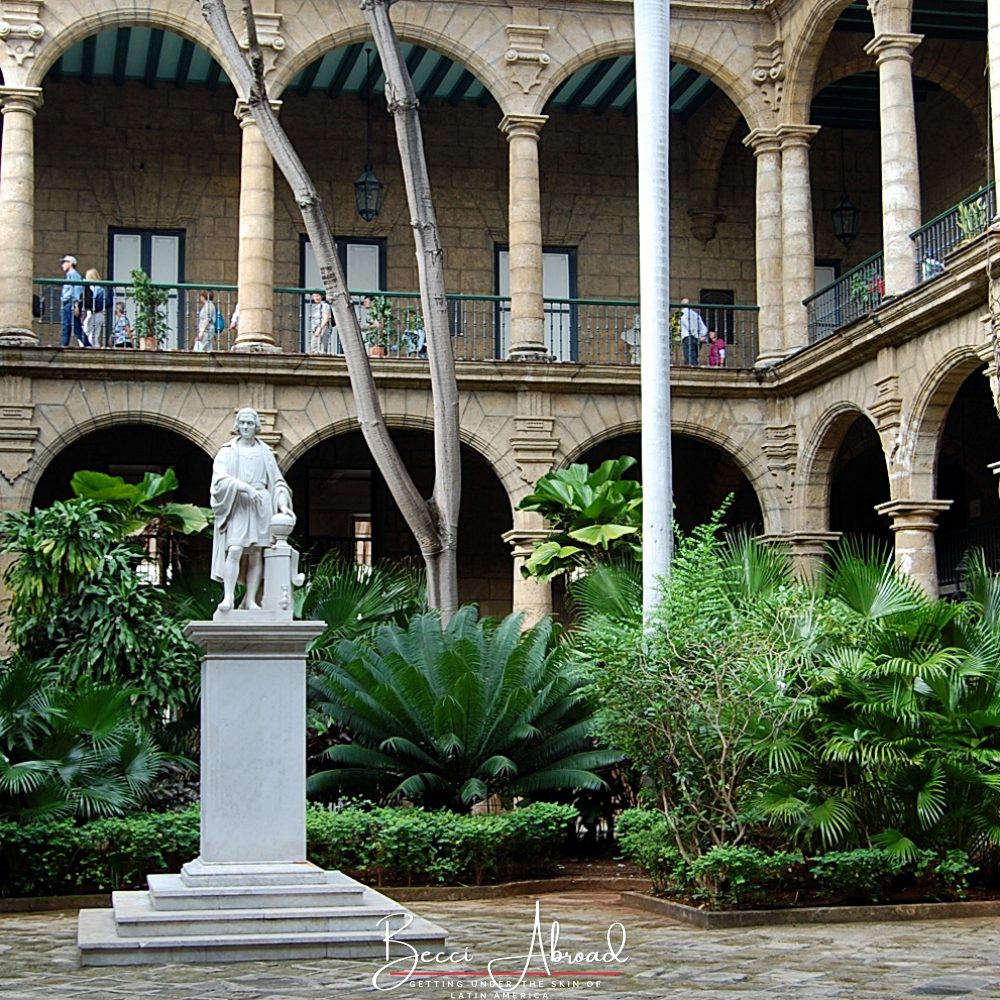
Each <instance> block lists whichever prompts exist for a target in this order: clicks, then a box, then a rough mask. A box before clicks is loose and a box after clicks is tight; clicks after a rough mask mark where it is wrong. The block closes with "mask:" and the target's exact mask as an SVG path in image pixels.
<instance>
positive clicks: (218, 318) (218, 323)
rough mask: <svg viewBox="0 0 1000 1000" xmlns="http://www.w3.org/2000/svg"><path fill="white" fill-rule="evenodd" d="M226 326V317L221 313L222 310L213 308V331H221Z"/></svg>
mask: <svg viewBox="0 0 1000 1000" xmlns="http://www.w3.org/2000/svg"><path fill="white" fill-rule="evenodd" d="M225 328H226V317H225V316H223V315H222V310H220V309H216V310H215V332H216V333H222V331H223V330H225Z"/></svg>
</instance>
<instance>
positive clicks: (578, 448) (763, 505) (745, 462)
mask: <svg viewBox="0 0 1000 1000" xmlns="http://www.w3.org/2000/svg"><path fill="white" fill-rule="evenodd" d="M641 433H642V421H641V420H629V421H623V422H621V423H618V424H615V425H614V426H613V427H606V428H603V429H602V430H601V431H599V432H597V433H595V434H592V435H590V436H588V437H587V438H585V439H583V440H580V441H577V442H576V443H575V445H574V447H573V448H572V450H570V451H568V452H567V453H566V454H565V455H564V457H563V458H562V459H561V460H560V461H558V462H557V463H556V464H555V466H554V468H566V467H567V466H569V465H572V464H573V463H574V462H577V461H579V460H580V457H581V456H582V455H584V454H586V453H587V452H588V451H591V450H592V449H593V448H595V447H596V446H597V445H600V444H603V443H604V442H605V441H610V440H612V439H614V438H617V437H624V436H626V435H629V434H641ZM671 433H672V434H676V435H678V436H681V437H687V438H692V439H694V440H696V441H701V442H703V443H705V444H710V445H712V446H713V447H715V448H717V449H718V450H719V451H721V452H723V454H725V455H726V456H727V457H728V458H730V459H731V460H732V461H733V463H734V464H735V465H736V467H737V468H738V469H739V471H740V472H741V473H742V474H743V476H744V477H745V478H746V480H747V482H748V483H749V484H750V487H751V489H752V490H753V492H754V495H755V496H756V498H757V503H758V504H759V505H760V509H761V513H762V515H763V517H764V533H765V534H767V533H770V532H773V531H780V530H781V510H780V508H781V503H780V498H779V496H778V493H777V490H776V489H774V488H772V486H771V481H772V480H771V476H770V474H769V472H768V469H767V466H766V465H765V463H764V461H763V457H762V456H759V455H754V454H751V453H749V452H748V450H747V448H746V447H745V446H744V445H741V444H739V443H737V442H736V441H734V440H733V439H732V438H731V437H729V435H727V434H725V433H724V432H722V431H720V430H718V429H717V428H715V427H710V426H706V425H704V424H702V423H698V422H696V421H693V420H683V419H680V420H678V419H674V420H673V421H672V423H671Z"/></svg>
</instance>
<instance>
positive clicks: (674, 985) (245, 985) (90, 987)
mask: <svg viewBox="0 0 1000 1000" xmlns="http://www.w3.org/2000/svg"><path fill="white" fill-rule="evenodd" d="M537 903H538V905H539V928H540V930H541V938H542V939H544V940H543V941H542V942H541V943H540V942H539V941H538V940H535V941H534V945H533V937H532V936H533V930H534V927H535V904H536V900H535V899H532V898H524V897H520V898H511V899H504V900H478V901H462V902H434V903H429V902H428V903H421V904H419V906H415V907H414V909H415V910H416V912H417V913H419V915H420V916H423V917H427V918H428V919H430V920H433V921H434V922H435V923H439V924H441V925H443V926H444V927H445V928H446V929H447V930H448V931H449V935H450V936H449V942H448V947H449V949H451V950H453V951H454V952H461V953H462V955H461V956H460V957H461V958H463V959H464V957H465V954H466V953H467V954H468V955H469V958H470V960H469V961H464V960H456V961H453V962H447V963H446V962H437V963H431V962H428V963H423V964H421V965H419V967H418V969H417V970H416V971H418V972H424V973H428V974H427V975H421V976H417V975H413V976H412V977H410V978H408V979H407V978H405V977H404V976H403V975H398V976H395V977H392V976H390V975H389V973H390V972H391V971H402V970H400V969H396V970H387V971H384V972H383V975H382V977H381V979H380V985H382V986H395V987H396V988H395V989H393V990H391V991H387V992H388V996H389V997H396V998H402V997H406V998H410V1000H413V998H427V1000H473V998H475V1000H543V998H544V1000H626V998H634V997H638V998H643V997H657V998H663V1000H688V998H691V1000H750V998H764V1000H772V998H773V1000H779V998H780V1000H826V998H840V1000H848V998H850V1000H920V998H923V997H931V998H933V997H966V998H969V1000H1000V918H974V919H970V920H948V921H927V922H922V923H920V924H912V923H907V924H897V923H877V924H876V923H872V924H857V925H852V924H838V925H831V926H826V927H824V926H815V925H810V926H803V927H755V928H747V929H743V930H719V931H705V930H697V929H693V928H690V927H685V926H682V925H680V924H677V923H674V922H672V921H670V920H669V919H667V918H665V917H661V916H657V915H654V914H650V913H646V912H642V911H639V910H635V909H631V908H628V907H626V906H624V905H623V904H622V903H621V902H620V901H619V899H618V894H617V893H614V892H607V891H585V892H570V893H562V894H546V895H541V896H539V897H538V898H537ZM553 921H558V932H557V933H558V939H557V947H558V948H559V949H561V950H562V951H564V952H578V951H579V952H584V953H586V952H592V951H597V952H601V953H604V952H607V950H608V934H609V928H610V927H611V926H612V925H613V924H615V923H616V922H618V923H620V924H621V925H622V926H623V927H624V929H625V945H624V948H623V949H622V950H621V957H620V960H617V961H615V960H611V961H607V962H600V961H597V962H595V961H593V960H592V959H590V960H588V959H587V957H586V955H584V956H582V957H581V958H580V959H579V960H577V961H574V960H573V956H570V958H569V966H567V964H566V962H565V961H560V962H555V963H552V962H550V970H551V971H552V973H553V974H551V975H550V974H546V973H545V971H544V968H543V966H542V963H541V957H540V947H541V945H542V944H544V946H545V947H547V946H548V945H549V941H550V937H551V935H552V933H553V926H552V922H553ZM611 934H612V940H613V943H617V941H618V937H617V935H618V932H617V931H616V930H612V932H611ZM532 948H533V954H532V956H531V970H532V971H533V970H540V973H541V974H539V975H529V976H528V977H527V978H526V979H525V981H524V982H522V984H521V985H520V986H518V987H517V988H513V989H511V988H508V989H501V988H495V987H490V986H485V987H484V986H481V985H479V983H480V981H481V980H482V978H483V977H481V976H477V977H475V978H470V977H468V976H464V977H463V976H457V975H456V973H458V972H467V973H468V972H473V973H479V972H480V971H481V970H483V969H485V963H486V962H488V961H489V960H491V959H500V958H505V957H506V958H508V959H510V958H511V957H512V956H518V957H519V961H507V962H503V963H501V964H502V965H503V969H501V970H498V971H502V972H513V971H519V970H520V969H522V968H523V967H524V964H525V959H526V957H527V955H528V952H529V949H532ZM381 964H384V963H381V962H380V961H376V962H359V961H335V960H324V961H319V960H316V961H297V962H293V961H288V962H248V963H240V964H236V965H164V966H136V967H126V968H115V969H108V968H87V969H84V968H80V966H79V959H78V953H77V950H76V913H75V912H73V913H65V912H64V913H32V914H9V915H3V916H0V998H2V1000H333V998H337V1000H339V998H353V997H369V998H370V997H375V996H381V995H386V991H379V990H376V989H375V988H374V986H373V984H372V976H373V973H375V972H376V971H377V969H378V968H379V966H380V965H381ZM511 965H513V966H514V967H515V968H514V969H511V968H510V966H511ZM567 967H570V968H573V969H575V970H576V971H575V972H574V973H573V974H572V975H561V974H558V972H557V970H560V969H565V968H567ZM597 973H603V975H597ZM608 973H615V974H611V975H609V974H608ZM512 978H513V977H510V978H506V977H505V978H502V979H501V980H500V981H501V982H504V983H507V982H510V981H511V979H512ZM563 982H569V983H570V985H560V984H561V983H563Z"/></svg>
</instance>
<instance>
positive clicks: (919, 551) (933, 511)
mask: <svg viewBox="0 0 1000 1000" xmlns="http://www.w3.org/2000/svg"><path fill="white" fill-rule="evenodd" d="M951 505H952V501H951V500H890V501H889V502H888V503H880V504H878V505H877V506H876V507H875V509H876V510H877V511H878V512H879V513H880V514H885V516H886V517H888V518H890V519H891V520H892V525H891V527H892V531H893V534H894V535H895V539H896V544H895V548H896V565H897V566H898V567H899V569H901V570H902V571H903V572H904V573H906V574H907V575H909V576H911V577H913V579H914V580H916V582H917V583H919V584H920V586H921V587H923V589H924V592H925V593H926V594H927V596H928V597H930V598H931V599H932V600H937V597H938V578H937V550H936V549H935V546H934V532H935V531H937V518H938V515H939V514H940V513H941V512H942V511H945V510H948V508H949V507H951Z"/></svg>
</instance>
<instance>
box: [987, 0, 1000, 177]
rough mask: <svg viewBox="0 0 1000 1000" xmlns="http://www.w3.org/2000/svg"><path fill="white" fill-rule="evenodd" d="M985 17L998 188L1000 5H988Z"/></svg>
mask: <svg viewBox="0 0 1000 1000" xmlns="http://www.w3.org/2000/svg"><path fill="white" fill-rule="evenodd" d="M986 16H987V17H988V18H989V26H988V28H987V32H986V42H987V46H988V48H989V71H990V72H989V76H990V110H991V113H992V125H993V178H992V180H993V181H995V182H997V187H998V188H1000V4H996V3H988V4H987V5H986Z"/></svg>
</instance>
